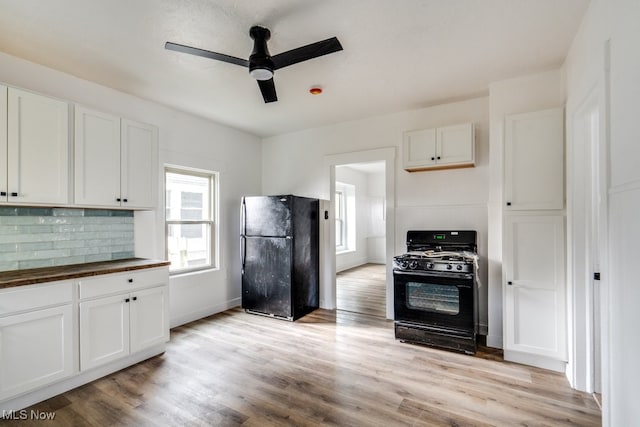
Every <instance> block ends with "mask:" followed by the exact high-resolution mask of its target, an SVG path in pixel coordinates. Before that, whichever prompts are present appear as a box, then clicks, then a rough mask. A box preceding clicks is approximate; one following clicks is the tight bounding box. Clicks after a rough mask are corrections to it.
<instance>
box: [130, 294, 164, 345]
mask: <svg viewBox="0 0 640 427" xmlns="http://www.w3.org/2000/svg"><path fill="white" fill-rule="evenodd" d="M168 314H169V290H168V288H167V287H166V286H159V287H156V288H151V289H145V290H143V291H138V292H135V293H133V294H132V295H131V352H132V353H133V352H136V351H139V350H142V349H145V348H147V347H151V346H153V345H156V344H162V343H164V342H167V341H169V316H168Z"/></svg>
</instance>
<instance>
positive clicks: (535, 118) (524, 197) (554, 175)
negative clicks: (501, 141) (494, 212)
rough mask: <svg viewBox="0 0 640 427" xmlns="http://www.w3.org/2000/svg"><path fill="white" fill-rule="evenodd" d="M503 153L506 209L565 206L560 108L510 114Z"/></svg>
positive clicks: (561, 114)
mask: <svg viewBox="0 0 640 427" xmlns="http://www.w3.org/2000/svg"><path fill="white" fill-rule="evenodd" d="M504 154H505V177H504V178H505V182H504V189H505V203H506V206H505V209H508V210H532V209H563V207H564V117H563V110H562V109H561V108H556V109H551V110H545V111H539V112H535V113H526V114H516V115H512V116H507V117H506V119H505V147H504Z"/></svg>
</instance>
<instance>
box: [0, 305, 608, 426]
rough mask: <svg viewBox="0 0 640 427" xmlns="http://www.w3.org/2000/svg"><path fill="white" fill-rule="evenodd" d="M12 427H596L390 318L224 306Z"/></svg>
mask: <svg viewBox="0 0 640 427" xmlns="http://www.w3.org/2000/svg"><path fill="white" fill-rule="evenodd" d="M29 409H35V410H39V411H55V414H56V419H55V422H53V423H51V422H44V421H38V422H32V424H29V423H28V422H21V421H5V422H2V421H0V424H2V425H10V426H21V425H37V426H47V425H56V426H65V427H66V426H74V425H77V426H106V425H126V426H129V425H130V426H178V425H201V426H218V425H219V426H236V425H246V426H261V427H262V426H320V425H334V426H335V425H339V426H493V425H496V426H570V425H571V426H598V425H600V411H599V410H598V407H597V405H596V403H595V402H594V400H593V398H592V397H591V396H590V395H588V394H585V393H580V392H576V391H573V390H571V389H570V388H569V386H568V384H567V380H566V378H565V377H564V376H563V375H561V374H557V373H553V372H549V371H545V370H542V369H536V368H530V367H526V366H522V365H517V364H513V363H507V362H502V361H501V360H500V355H499V353H497V352H495V351H489V350H488V349H484V350H481V351H480V352H479V353H478V354H477V355H476V356H467V355H463V354H458V353H452V352H447V351H442V350H436V349H432V348H429V347H423V346H416V345H410V344H405V343H401V342H398V341H396V340H395V339H394V336H393V324H392V322H390V321H387V320H384V319H380V318H376V317H372V316H366V315H359V314H354V313H349V312H345V311H328V310H316V311H314V312H313V313H311V314H309V315H307V316H305V317H303V318H302V319H300V320H298V321H296V322H286V321H283V320H278V319H272V318H267V317H262V316H257V315H252V314H247V313H244V312H243V311H242V310H241V309H237V308H236V309H232V310H228V311H226V312H224V313H220V314H217V315H214V316H210V317H208V318H205V319H202V320H199V321H196V322H193V323H190V324H187V325H185V326H182V327H179V328H176V329H174V330H172V332H171V342H170V343H169V344H168V347H167V351H166V353H165V354H163V355H160V356H157V357H154V358H152V359H150V360H147V361H145V362H142V363H139V364H137V365H135V366H132V367H130V368H127V369H124V370H122V371H120V372H117V373H115V374H112V375H109V376H107V377H105V378H102V379H100V380H97V381H94V382H93V383H90V384H87V385H85V386H82V387H80V388H78V389H75V390H72V391H69V392H67V393H64V394H62V395H60V396H57V397H55V398H52V399H50V400H48V401H45V402H43V403H40V404H38V405H35V406H34V407H32V408H29Z"/></svg>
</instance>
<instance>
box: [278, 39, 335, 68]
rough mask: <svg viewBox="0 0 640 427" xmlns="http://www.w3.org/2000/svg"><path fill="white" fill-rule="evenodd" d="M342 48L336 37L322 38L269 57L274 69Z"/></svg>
mask: <svg viewBox="0 0 640 427" xmlns="http://www.w3.org/2000/svg"><path fill="white" fill-rule="evenodd" d="M341 50H342V45H341V44H340V42H339V41H338V39H337V38H336V37H331V38H330V39H326V40H322V41H319V42H315V43H311V44H308V45H306V46H302V47H299V48H296V49H291V50H288V51H286V52H282V53H279V54H277V55H274V56H272V57H271V60H272V61H273V65H274V68H273V69H274V70H277V69H280V68H283V67H287V66H289V65H293V64H297V63H298V62H302V61H306V60H308V59H313V58H317V57H319V56H322V55H327V54H329V53H333V52H338V51H341Z"/></svg>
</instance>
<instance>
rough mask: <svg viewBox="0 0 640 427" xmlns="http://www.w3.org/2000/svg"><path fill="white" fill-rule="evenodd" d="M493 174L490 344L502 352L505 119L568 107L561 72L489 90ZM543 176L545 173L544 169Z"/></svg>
mask: <svg viewBox="0 0 640 427" xmlns="http://www.w3.org/2000/svg"><path fill="white" fill-rule="evenodd" d="M489 105H490V121H491V125H490V126H491V128H490V134H491V138H490V140H491V144H490V145H491V155H490V159H491V160H490V163H491V171H490V184H489V185H490V187H489V203H488V225H487V226H488V236H489V237H488V258H489V279H488V288H489V289H488V291H489V295H488V307H489V319H488V321H489V332H488V335H487V344H488V345H489V346H492V347H497V348H502V208H503V181H504V166H503V165H504V118H505V116H506V115H509V114H517V113H525V112H530V111H538V110H544V109H547V108H553V107H560V106H562V105H564V88H563V79H562V72H561V70H552V71H548V72H544V73H540V74H535V75H530V76H524V77H519V78H515V79H509V80H503V81H500V82H495V83H492V84H491V85H490V87H489ZM540 171H541V173H544V169H543V168H542V165H541V168H540Z"/></svg>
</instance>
